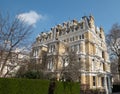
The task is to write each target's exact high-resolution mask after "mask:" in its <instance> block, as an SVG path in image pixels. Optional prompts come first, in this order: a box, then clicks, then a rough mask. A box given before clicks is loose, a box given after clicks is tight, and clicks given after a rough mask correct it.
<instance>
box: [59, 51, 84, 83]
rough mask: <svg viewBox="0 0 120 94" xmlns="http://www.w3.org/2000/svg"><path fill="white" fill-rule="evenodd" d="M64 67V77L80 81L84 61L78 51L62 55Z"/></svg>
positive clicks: (62, 71) (62, 72)
mask: <svg viewBox="0 0 120 94" xmlns="http://www.w3.org/2000/svg"><path fill="white" fill-rule="evenodd" d="M62 62H63V68H62V70H61V75H62V76H63V79H68V80H72V81H77V80H79V81H80V73H81V68H82V62H81V61H80V58H78V55H77V54H76V51H69V52H67V53H66V54H64V55H63V56H62Z"/></svg>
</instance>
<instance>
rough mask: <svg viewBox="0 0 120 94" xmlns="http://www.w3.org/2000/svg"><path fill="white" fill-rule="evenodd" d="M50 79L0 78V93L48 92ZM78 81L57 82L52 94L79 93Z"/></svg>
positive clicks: (32, 93) (30, 93) (27, 93)
mask: <svg viewBox="0 0 120 94" xmlns="http://www.w3.org/2000/svg"><path fill="white" fill-rule="evenodd" d="M49 83H50V81H48V80H40V79H12V78H0V94H48V88H49ZM79 92H80V86H79V83H70V82H69V83H67V82H66V83H63V82H57V84H56V89H55V92H54V94H80V93H79Z"/></svg>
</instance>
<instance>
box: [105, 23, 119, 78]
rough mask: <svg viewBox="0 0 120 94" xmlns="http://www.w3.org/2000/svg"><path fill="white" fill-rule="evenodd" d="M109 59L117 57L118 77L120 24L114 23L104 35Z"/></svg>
mask: <svg viewBox="0 0 120 94" xmlns="http://www.w3.org/2000/svg"><path fill="white" fill-rule="evenodd" d="M106 41H107V44H108V49H109V53H110V57H111V59H113V58H114V57H117V58H118V74H119V77H120V25H119V24H114V25H113V26H112V28H111V30H110V32H109V33H108V34H107V36H106Z"/></svg>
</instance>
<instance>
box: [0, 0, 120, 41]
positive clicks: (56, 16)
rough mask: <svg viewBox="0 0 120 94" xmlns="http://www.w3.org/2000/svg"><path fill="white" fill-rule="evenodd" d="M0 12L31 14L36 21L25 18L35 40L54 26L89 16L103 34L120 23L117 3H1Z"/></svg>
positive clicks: (82, 0) (9, 0)
mask: <svg viewBox="0 0 120 94" xmlns="http://www.w3.org/2000/svg"><path fill="white" fill-rule="evenodd" d="M0 11H1V12H2V13H5V12H9V13H10V14H11V15H12V16H16V15H20V16H22V17H23V16H24V17H27V18H29V17H31V16H32V15H33V14H34V18H36V19H28V20H31V23H33V24H34V31H33V36H32V37H33V38H34V39H35V37H36V36H37V35H38V34H39V33H40V32H42V31H47V30H50V28H51V27H53V26H55V25H57V24H60V23H63V22H64V21H68V20H72V19H77V20H80V19H81V17H82V16H85V15H86V16H89V15H90V14H92V15H93V16H94V18H95V24H96V26H103V28H104V30H105V32H106V33H107V32H108V31H109V30H110V28H111V26H112V25H113V24H114V23H120V0H0ZM24 14H27V16H26V15H24ZM28 14H30V15H31V16H29V15H28ZM28 20H27V19H26V21H28Z"/></svg>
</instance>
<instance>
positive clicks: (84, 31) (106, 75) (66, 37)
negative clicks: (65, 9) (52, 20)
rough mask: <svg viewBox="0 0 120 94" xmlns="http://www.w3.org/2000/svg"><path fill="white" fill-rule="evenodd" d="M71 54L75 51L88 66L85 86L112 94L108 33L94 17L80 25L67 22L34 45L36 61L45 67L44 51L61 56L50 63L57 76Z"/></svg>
mask: <svg viewBox="0 0 120 94" xmlns="http://www.w3.org/2000/svg"><path fill="white" fill-rule="evenodd" d="M66 45H67V47H68V49H66ZM68 50H73V51H74V50H75V51H76V55H77V56H78V60H80V61H82V62H83V64H84V67H85V68H84V69H83V70H82V71H81V84H83V85H88V86H89V88H90V89H101V90H102V89H103V90H105V91H106V92H107V93H106V94H109V93H110V92H111V73H110V61H109V55H108V53H107V47H106V42H105V35H104V30H103V28H102V27H100V28H99V27H96V26H95V23H94V17H93V16H92V15H90V16H89V17H87V16H84V17H82V19H81V20H80V21H77V20H72V21H68V22H64V23H63V24H62V25H61V24H59V25H57V26H55V27H53V28H51V30H50V31H48V32H46V33H45V32H42V33H41V34H40V35H39V36H38V37H37V38H36V42H35V43H34V45H33V48H32V58H35V59H36V61H37V62H38V63H42V58H43V56H42V52H43V51H44V52H46V53H47V56H50V55H58V56H57V57H56V58H55V60H52V59H51V60H49V61H48V65H47V69H49V70H50V71H52V72H54V71H55V70H56V68H57V69H61V68H62V65H63V64H62V61H61V58H60V56H62V55H64V54H65V53H66V52H67V51H68ZM53 62H56V64H57V65H55V64H53ZM66 66H67V64H66ZM83 88H84V87H83ZM84 89H85V88H84Z"/></svg>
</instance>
